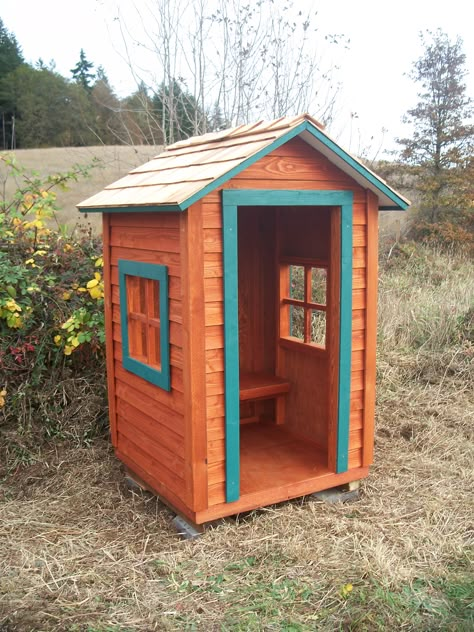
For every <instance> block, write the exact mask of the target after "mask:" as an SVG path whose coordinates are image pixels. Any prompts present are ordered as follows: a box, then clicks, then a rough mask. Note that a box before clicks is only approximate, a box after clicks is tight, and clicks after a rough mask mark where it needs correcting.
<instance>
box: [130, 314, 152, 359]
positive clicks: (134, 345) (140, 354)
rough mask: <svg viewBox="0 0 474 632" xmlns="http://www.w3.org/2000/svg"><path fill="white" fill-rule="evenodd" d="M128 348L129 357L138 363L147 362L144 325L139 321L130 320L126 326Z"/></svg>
mask: <svg viewBox="0 0 474 632" xmlns="http://www.w3.org/2000/svg"><path fill="white" fill-rule="evenodd" d="M128 337H129V340H128V346H129V352H130V357H131V358H135V360H140V362H146V361H147V355H148V352H147V342H146V325H145V323H144V322H142V321H141V320H136V319H130V320H129V324H128Z"/></svg>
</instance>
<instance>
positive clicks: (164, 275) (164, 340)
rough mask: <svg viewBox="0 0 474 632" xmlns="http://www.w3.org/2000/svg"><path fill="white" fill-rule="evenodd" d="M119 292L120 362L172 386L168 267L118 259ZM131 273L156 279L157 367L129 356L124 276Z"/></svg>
mask: <svg viewBox="0 0 474 632" xmlns="http://www.w3.org/2000/svg"><path fill="white" fill-rule="evenodd" d="M118 272H119V296H120V326H121V332H122V365H123V368H124V369H126V370H127V371H130V372H131V373H135V375H138V376H139V377H141V378H143V379H144V380H146V381H147V382H151V383H152V384H155V386H159V387H160V388H162V389H164V390H165V391H169V390H170V389H171V379H170V349H169V305H168V268H167V267H166V266H163V265H159V264H154V263H142V262H140V261H129V260H126V259H119V261H118ZM127 276H134V277H138V278H143V279H151V280H152V281H158V282H159V300H160V366H161V368H160V369H157V368H155V367H152V366H149V365H148V364H145V363H144V362H141V361H140V360H137V359H136V358H132V357H131V356H130V345H129V336H128V332H129V322H128V314H129V309H128V299H127V286H126V283H127V281H126V277H127Z"/></svg>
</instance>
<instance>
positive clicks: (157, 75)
mask: <svg viewBox="0 0 474 632" xmlns="http://www.w3.org/2000/svg"><path fill="white" fill-rule="evenodd" d="M129 10H130V11H135V12H136V15H134V16H132V15H127V16H126V17H125V16H124V17H122V16H121V15H119V16H118V17H117V18H116V22H117V24H118V26H119V28H120V29H121V33H122V37H123V40H124V48H125V53H124V54H125V55H127V52H128V51H131V50H133V46H131V45H130V44H131V43H133V44H135V45H137V46H140V47H142V48H144V49H147V50H148V51H149V52H150V53H151V54H152V55H153V56H154V63H153V70H151V71H150V72H146V71H144V70H143V69H140V68H138V67H137V66H136V65H134V63H133V61H132V59H130V58H129V66H130V69H131V71H132V73H133V74H134V76H135V78H136V80H137V84H138V83H140V82H143V83H144V84H145V85H146V86H147V88H148V89H149V91H150V93H154V92H156V93H157V94H158V99H159V100H160V101H161V105H162V106H164V107H163V108H162V110H163V114H162V116H161V119H162V120H163V121H164V123H165V126H167V127H165V129H164V130H163V136H164V138H165V142H166V143H167V142H172V141H173V140H174V139H175V138H176V137H181V138H182V137H185V136H186V135H188V134H189V133H191V134H200V133H205V132H206V131H209V129H212V128H213V127H214V123H215V122H216V121H214V118H215V117H214V114H215V112H216V108H217V111H218V112H219V117H220V118H221V119H222V120H223V121H225V122H226V123H228V124H230V125H236V124H241V123H248V122H250V121H254V120H258V119H260V118H276V117H279V116H283V115H292V114H296V113H300V112H302V111H307V112H310V113H311V114H313V115H315V116H316V117H318V118H319V119H320V120H321V121H322V122H324V123H325V124H328V123H329V122H330V121H331V119H332V115H333V108H334V104H335V100H336V97H337V94H338V89H339V85H338V83H337V81H336V80H335V73H336V71H337V68H336V66H335V64H334V63H333V61H332V60H329V61H328V60H327V59H326V60H325V59H323V57H322V56H321V55H320V54H318V43H319V42H321V41H324V42H325V44H326V43H330V44H335V45H336V48H337V49H338V50H340V46H339V44H341V43H344V42H345V40H344V38H341V37H340V36H337V35H329V36H328V35H326V36H323V35H322V34H321V33H320V31H319V30H318V21H317V19H318V18H317V14H316V11H315V10H313V9H310V10H309V11H306V12H305V11H302V10H301V8H300V6H299V5H297V3H296V1H294V0H289V1H288V2H286V3H284V5H283V4H281V3H276V2H274V1H273V0H258V2H255V3H248V2H243V1H242V0H216V2H213V3H211V5H210V4H209V3H208V2H206V0H190V1H189V2H187V3H184V4H183V3H182V2H181V1H180V0H143V2H140V3H131V4H130V9H129ZM131 24H133V25H140V24H141V26H142V28H141V30H140V32H138V31H135V32H133V33H132V31H131V26H130V25H131ZM135 28H136V29H139V28H140V27H139V26H136V27H135V26H134V29H135ZM177 86H178V88H179V89H178V90H177V89H176V87H177ZM183 93H184V94H185V95H186V96H185V98H186V100H187V101H188V102H187V103H186V105H185V106H184V107H183V108H182V109H184V114H185V116H184V117H179V116H177V111H178V110H179V109H180V108H181V107H182V106H183V103H182V99H183ZM180 100H181V103H180ZM190 113H192V116H189V114H190ZM169 121H171V122H172V123H171V125H170V124H169ZM184 122H186V125H188V123H189V126H190V127H191V124H192V130H191V129H175V128H174V125H175V124H176V125H178V127H180V126H181V125H182V124H183V123H184ZM218 126H219V122H218V121H217V124H216V127H218Z"/></svg>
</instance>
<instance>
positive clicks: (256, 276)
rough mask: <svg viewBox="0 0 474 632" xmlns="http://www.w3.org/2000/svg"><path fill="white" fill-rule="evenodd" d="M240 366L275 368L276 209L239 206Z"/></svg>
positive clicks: (243, 368)
mask: <svg viewBox="0 0 474 632" xmlns="http://www.w3.org/2000/svg"><path fill="white" fill-rule="evenodd" d="M238 231H239V234H238V248H239V250H238V257H239V261H238V269H239V353H240V370H241V371H245V372H255V373H257V372H268V373H274V372H275V340H276V301H277V297H276V270H275V212H274V211H273V210H271V209H269V208H265V207H242V208H239V210H238Z"/></svg>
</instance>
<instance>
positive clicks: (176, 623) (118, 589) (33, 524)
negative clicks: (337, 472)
mask: <svg viewBox="0 0 474 632" xmlns="http://www.w3.org/2000/svg"><path fill="white" fill-rule="evenodd" d="M380 280H381V282H380V304H379V323H380V327H379V359H378V399H377V431H376V449H375V454H376V459H375V463H374V465H373V467H372V469H371V473H370V476H369V478H368V479H367V480H366V481H364V482H363V484H362V490H361V497H360V500H359V501H357V502H354V503H350V504H344V505H330V504H325V503H322V502H316V501H310V500H308V499H300V500H297V501H294V502H289V503H284V504H282V505H280V506H278V507H269V508H265V509H262V510H260V511H256V512H252V513H250V514H246V515H242V516H239V517H237V518H234V519H229V520H226V521H224V522H222V523H220V524H218V525H217V526H215V527H214V528H211V529H209V530H208V531H206V533H205V534H204V535H203V536H202V537H201V538H200V539H198V540H196V541H193V542H186V541H181V540H180V539H178V538H177V537H176V535H175V534H174V532H173V531H172V530H171V528H170V523H171V519H172V514H171V513H170V512H169V510H168V509H167V508H166V507H165V506H164V505H162V504H161V503H160V502H159V501H158V500H157V499H156V498H154V497H152V496H149V495H147V494H143V495H142V494H137V493H133V492H131V491H129V490H128V489H127V488H126V487H125V486H124V483H123V473H122V471H121V468H120V465H119V463H118V462H117V461H116V459H115V458H114V457H113V454H112V451H111V449H110V446H109V443H108V441H107V440H106V439H100V438H99V439H95V440H94V441H93V442H92V445H91V447H90V448H89V449H86V448H85V447H84V448H77V447H76V448H74V449H72V448H70V447H68V444H67V443H65V444H57V445H55V446H54V447H53V448H51V449H50V451H49V452H48V453H47V454H43V455H42V456H43V458H42V460H41V462H39V461H38V462H35V463H32V464H30V465H27V464H25V465H23V466H22V467H20V468H18V470H17V472H16V473H15V474H14V475H13V476H11V477H9V478H8V479H5V480H3V481H2V482H1V483H0V485H1V492H2V494H3V497H2V501H1V503H0V629H1V630H4V631H5V632H7V631H8V632H13V631H27V630H28V631H30V630H44V631H53V630H54V631H61V632H63V631H67V632H129V631H143V632H145V631H146V632H149V631H151V630H160V631H161V630H206V631H208V630H211V631H212V630H219V631H235V630H237V631H239V630H242V631H244V630H245V631H247V630H250V631H252V630H255V631H257V630H269V631H271V630H278V631H286V632H290V631H291V632H296V631H306V630H318V631H319V630H321V631H333V630H343V631H354V632H355V631H357V632H359V631H360V632H362V631H385V630H413V631H414V630H417V631H419V630H422V631H423V630H425V631H430V632H431V631H435V630H440V631H441V630H443V631H445V630H451V631H466V632H467V631H468V630H472V629H474V607H473V603H474V577H473V573H472V561H473V559H472V558H473V552H474V546H473V545H474V532H473V527H472V516H473V503H472V489H473V483H474V480H473V479H474V476H473V470H474V468H473V465H474V442H473V427H474V424H473V421H474V393H473V389H472V383H473V382H472V368H473V357H474V340H473V338H472V304H473V300H474V287H473V284H472V263H471V262H469V261H468V260H466V259H465V258H463V257H462V256H454V255H447V254H443V253H439V252H433V251H430V250H427V249H424V248H417V249H415V250H413V251H411V250H409V249H408V250H403V249H400V250H398V249H395V250H393V251H392V254H391V257H390V259H389V260H388V261H386V260H385V261H384V262H383V266H382V269H381V273H380Z"/></svg>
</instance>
